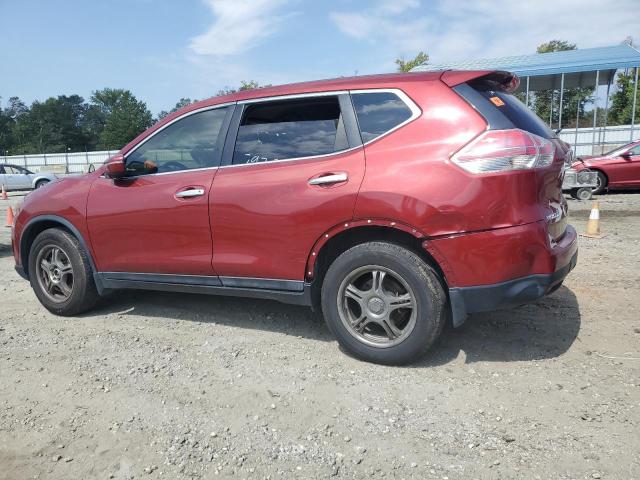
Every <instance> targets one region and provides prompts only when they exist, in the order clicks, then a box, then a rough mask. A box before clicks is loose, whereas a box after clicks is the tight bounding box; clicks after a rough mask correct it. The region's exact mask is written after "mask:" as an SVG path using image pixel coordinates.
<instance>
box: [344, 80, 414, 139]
mask: <svg viewBox="0 0 640 480" xmlns="http://www.w3.org/2000/svg"><path fill="white" fill-rule="evenodd" d="M351 100H352V102H353V107H354V109H355V111H356V117H357V118H358V125H359V127H360V135H362V141H363V142H365V143H366V142H369V141H371V140H373V139H374V138H376V137H379V136H380V135H382V134H383V133H386V132H388V131H389V130H392V129H394V128H395V127H397V126H398V125H400V124H401V123H402V122H406V121H407V120H409V119H410V118H411V115H412V112H411V109H410V108H409V107H408V106H407V104H406V103H404V102H403V101H402V100H400V98H399V97H398V96H397V95H396V94H395V93H391V92H367V93H353V94H351Z"/></svg>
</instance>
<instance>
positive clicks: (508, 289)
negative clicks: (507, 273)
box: [449, 251, 578, 326]
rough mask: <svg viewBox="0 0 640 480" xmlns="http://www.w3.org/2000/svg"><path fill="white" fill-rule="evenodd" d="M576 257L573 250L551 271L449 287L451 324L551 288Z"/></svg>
mask: <svg viewBox="0 0 640 480" xmlns="http://www.w3.org/2000/svg"><path fill="white" fill-rule="evenodd" d="M577 261H578V252H577V251H576V252H575V253H574V254H573V257H571V260H570V262H569V263H568V264H567V265H565V266H564V267H561V268H560V269H558V270H556V271H555V272H553V273H549V274H535V275H529V276H526V277H521V278H516V279H514V280H508V281H506V282H502V283H496V284H493V285H480V286H477V287H461V288H455V287H454V288H450V289H449V298H450V300H451V310H452V313H453V324H454V326H459V325H461V324H462V323H463V322H464V320H465V318H466V316H467V314H469V313H477V312H490V311H492V310H498V309H500V308H504V307H509V306H515V305H522V304H523V303H528V302H531V301H533V300H537V299H539V298H541V297H543V296H545V295H548V294H549V293H552V292H554V291H555V290H557V289H558V288H560V286H561V285H562V282H563V281H564V279H565V277H566V276H567V275H568V274H569V272H570V271H571V270H573V267H575V266H576V263H577Z"/></svg>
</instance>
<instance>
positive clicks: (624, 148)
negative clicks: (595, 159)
mask: <svg viewBox="0 0 640 480" xmlns="http://www.w3.org/2000/svg"><path fill="white" fill-rule="evenodd" d="M631 145H633V143H627V144H626V145H623V146H621V147H616V148H614V149H613V150H610V151H608V152H606V153H603V154H602V156H603V157H617V156H618V155H622V154H623V153H624V152H626V151H627V150H628V149H629V147H631Z"/></svg>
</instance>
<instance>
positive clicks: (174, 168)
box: [162, 161, 187, 172]
mask: <svg viewBox="0 0 640 480" xmlns="http://www.w3.org/2000/svg"><path fill="white" fill-rule="evenodd" d="M180 170H187V167H185V166H184V165H183V164H182V163H180V162H174V161H172V162H167V163H165V164H164V165H163V166H162V171H163V172H178V171H180Z"/></svg>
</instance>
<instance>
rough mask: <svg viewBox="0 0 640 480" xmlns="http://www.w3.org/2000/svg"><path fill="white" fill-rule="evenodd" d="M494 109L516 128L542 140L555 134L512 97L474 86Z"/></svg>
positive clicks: (497, 91) (504, 93)
mask: <svg viewBox="0 0 640 480" xmlns="http://www.w3.org/2000/svg"><path fill="white" fill-rule="evenodd" d="M474 88H475V90H476V91H478V92H479V93H480V94H481V95H482V96H483V97H485V98H486V99H487V100H488V101H489V102H490V103H491V105H492V106H493V107H494V108H497V109H498V110H499V111H500V112H502V114H503V115H504V116H505V117H507V118H508V119H509V121H510V122H511V123H513V125H514V126H515V127H516V128H520V129H522V130H526V131H527V132H531V133H533V134H534V135H538V136H540V137H543V138H553V137H555V134H554V133H553V131H551V129H550V128H549V127H548V126H547V124H546V123H544V122H543V121H542V119H541V118H540V117H538V116H537V115H536V114H535V113H533V112H532V111H531V110H529V109H528V108H527V107H526V106H525V105H524V103H522V102H521V101H520V100H518V99H517V98H516V97H515V96H514V95H511V94H509V93H506V92H502V91H499V90H490V89H486V88H482V87H478V86H474Z"/></svg>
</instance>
